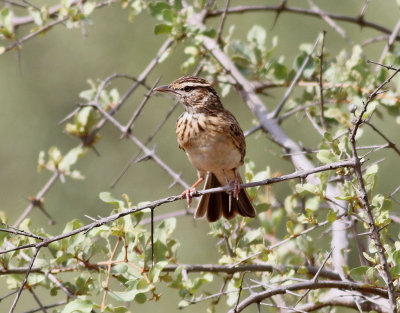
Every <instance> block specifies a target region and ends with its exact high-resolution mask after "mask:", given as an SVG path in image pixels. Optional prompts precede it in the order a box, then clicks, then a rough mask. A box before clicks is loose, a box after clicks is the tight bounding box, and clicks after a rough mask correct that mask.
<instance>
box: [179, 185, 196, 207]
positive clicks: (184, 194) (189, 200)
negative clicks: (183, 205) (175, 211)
mask: <svg viewBox="0 0 400 313" xmlns="http://www.w3.org/2000/svg"><path fill="white" fill-rule="evenodd" d="M195 192H196V188H194V187H190V188H188V189H186V190H185V191H184V192H182V193H181V199H185V198H186V201H187V203H188V208H190V205H191V204H192V193H195Z"/></svg>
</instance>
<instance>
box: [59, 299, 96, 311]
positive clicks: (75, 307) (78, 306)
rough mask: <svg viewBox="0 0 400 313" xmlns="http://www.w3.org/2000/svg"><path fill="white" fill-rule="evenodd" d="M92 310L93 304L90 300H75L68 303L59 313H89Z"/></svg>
mask: <svg viewBox="0 0 400 313" xmlns="http://www.w3.org/2000/svg"><path fill="white" fill-rule="evenodd" d="M92 310H93V304H92V302H91V301H90V300H84V299H81V298H77V299H75V300H73V301H71V302H70V303H68V304H67V305H66V306H65V307H64V309H63V310H62V312H61V313H90V312H91V311H92Z"/></svg>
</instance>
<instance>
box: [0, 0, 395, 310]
mask: <svg viewBox="0 0 400 313" xmlns="http://www.w3.org/2000/svg"><path fill="white" fill-rule="evenodd" d="M74 2H75V3H77V4H79V3H80V1H74ZM75 3H73V4H75ZM106 3H107V4H108V3H110V1H107V2H103V3H102V5H105V4H106ZM99 5H100V4H99ZM99 5H98V6H99ZM365 7H366V6H365ZM58 9H59V8H57V6H55V7H53V8H51V9H50V17H52V18H53V17H56V16H57V10H58ZM260 9H261V10H265V11H275V12H278V13H279V14H280V13H282V12H292V13H297V14H306V15H311V16H316V17H320V18H323V19H325V20H327V21H331V22H332V20H341V21H346V22H351V23H356V24H359V25H361V26H364V27H370V28H374V29H376V30H379V31H381V32H383V33H386V34H390V37H389V41H388V44H387V46H386V48H387V49H390V48H391V47H392V45H393V43H394V41H395V40H399V39H400V37H399V35H398V34H397V33H398V29H399V27H400V21H399V23H398V24H397V26H396V28H395V29H394V30H393V31H391V30H389V29H386V28H384V27H382V26H380V25H378V24H375V23H372V22H369V21H366V20H365V19H364V12H362V13H361V14H360V16H358V17H355V18H353V17H348V16H342V15H337V14H331V13H326V12H322V11H320V10H319V9H318V10H316V9H315V8H313V9H312V10H307V9H302V8H295V7H288V6H286V1H284V2H283V5H280V6H244V7H234V8H229V0H227V1H226V6H225V9H224V10H215V11H210V12H206V13H203V18H207V17H214V16H218V15H222V16H223V18H222V20H221V24H220V28H219V30H218V38H219V37H220V34H221V32H222V27H223V24H224V21H225V18H226V16H227V14H231V13H243V12H247V11H254V10H260ZM364 11H365V10H364ZM200 20H201V19H198V20H197V22H199V21H200ZM32 21H33V19H32V18H31V17H29V16H28V17H23V18H14V26H18V25H23V24H26V23H32ZM61 22H63V20H55V21H53V22H52V23H49V24H48V25H45V26H43V28H39V29H38V30H36V31H35V32H33V33H31V34H29V35H27V36H25V37H23V38H22V39H21V40H19V41H17V42H16V43H15V44H13V45H11V46H9V47H7V48H6V51H8V50H10V49H12V48H14V47H16V46H19V45H20V44H21V43H22V42H24V41H26V40H28V39H31V38H33V37H34V36H37V35H38V34H40V33H41V32H43V31H46V30H47V29H48V28H51V27H53V26H55V25H57V24H59V23H61ZM330 25H332V23H331V24H330ZM200 26H202V25H201V24H200ZM334 26H335V24H333V27H334ZM384 38H386V39H387V38H388V37H384ZM172 42H173V41H172V40H168V41H167V42H166V43H165V45H164V46H163V47H162V49H161V50H160V51H163V50H164V51H165V49H166V48H168V47H169V46H170V45H171V44H172ZM205 46H206V48H207V49H209V50H210V51H211V53H213V54H214V56H215V57H216V58H217V60H218V61H219V62H220V63H221V64H222V65H223V66H224V68H225V69H226V70H227V73H229V75H230V78H231V82H232V83H233V84H234V85H235V86H237V87H238V86H240V87H239V93H240V94H241V95H242V97H243V98H244V99H245V101H246V102H247V103H248V105H249V107H250V108H251V109H252V110H253V112H254V113H255V115H257V117H258V118H259V119H260V122H261V124H260V125H261V126H260V127H263V128H264V129H266V130H274V131H272V132H270V134H271V136H272V138H273V139H274V140H275V141H276V142H277V143H279V144H280V145H281V146H282V147H283V148H284V149H285V150H286V151H288V152H289V154H290V155H291V156H295V155H296V150H297V147H296V144H294V145H293V143H291V142H290V141H289V142H287V141H286V135H285V134H284V133H283V132H282V131H281V130H280V129H279V127H278V128H276V125H275V120H273V119H268V118H266V116H268V114H266V113H268V112H266V110H265V109H263V108H261V107H258V106H259V105H262V106H263V104H262V102H261V101H259V100H258V99H256V97H254V95H255V93H256V90H255V87H254V86H253V85H252V84H251V83H249V82H248V81H246V80H245V79H244V78H243V77H241V76H240V75H238V72H235V71H234V69H233V68H232V66H231V64H229V62H228V63H227V62H225V61H226V60H224V57H225V56H224V55H223V53H221V52H220V51H218V49H217V48H216V47H215V46H214V43H213V42H212V40H211V39H206V40H205ZM386 48H385V49H386ZM386 53H387V51H386V50H385V51H384V52H383V53H382V57H383V56H384V55H385V54H386ZM160 55H161V53H160V52H159V54H158V56H157V57H156V58H155V59H153V61H152V63H151V64H150V65H149V66H148V67H147V68H146V70H145V71H144V72H143V73H142V75H141V76H140V77H139V79H138V82H137V83H136V84H134V85H133V86H132V87H131V89H130V90H129V91H128V92H127V93H126V94H125V95H124V97H123V98H122V99H121V101H120V103H118V105H117V106H116V107H115V108H114V110H113V111H111V112H106V111H104V110H102V109H101V107H100V106H99V105H98V103H97V101H96V100H95V103H94V106H95V107H96V108H97V109H98V110H100V111H101V113H102V114H103V116H104V118H103V120H102V121H101V122H100V123H99V124H98V125H97V127H96V128H95V130H94V131H93V132H92V134H91V136H94V135H95V134H96V133H97V132H98V131H99V130H100V129H101V128H102V127H103V126H104V124H105V122H106V121H110V122H111V123H113V124H114V126H116V127H117V128H119V129H120V130H121V132H122V131H123V130H125V133H129V132H128V131H127V129H130V126H131V125H129V124H130V123H128V125H127V126H125V127H123V126H122V125H121V124H119V123H118V122H117V121H116V120H115V119H114V118H113V117H112V115H113V113H115V112H116V111H117V110H118V108H119V106H120V105H122V103H123V102H124V101H125V100H126V99H127V98H128V97H129V95H130V94H131V93H132V92H133V91H134V90H135V89H136V87H137V86H138V84H140V83H143V82H144V81H145V79H146V77H147V76H148V74H149V72H150V71H151V69H152V68H153V67H154V66H155V65H156V64H157V61H158V58H159V56H160ZM321 64H322V50H321ZM391 69H394V68H391ZM394 70H396V72H395V73H394V74H393V75H392V76H391V77H390V78H389V79H388V80H387V81H386V82H385V83H384V84H386V83H387V82H389V81H390V79H391V78H392V77H393V76H394V75H396V74H397V73H398V71H399V70H397V69H394ZM299 73H300V71H299V72H298V73H297V74H299ZM300 74H301V73H300ZM321 74H322V71H321ZM384 84H382V85H381V86H379V87H378V88H377V89H376V90H375V91H374V92H373V93H371V94H370V96H369V97H368V99H367V101H366V102H365V103H364V106H363V110H362V112H361V113H360V115H359V118H358V119H357V121H356V122H355V124H354V127H353V129H352V132H351V136H350V139H351V143H352V148H353V158H354V159H352V160H345V161H340V162H335V163H332V164H328V165H326V166H322V167H316V168H310V167H309V166H308V165H306V164H307V163H304V162H303V161H301V160H300V159H299V158H296V157H294V158H292V160H293V163H294V164H295V168H297V169H299V170H298V171H296V172H294V173H292V174H288V175H283V176H280V177H275V178H272V179H269V180H265V181H260V182H254V183H249V184H243V185H242V186H241V187H242V188H246V187H251V186H260V185H267V184H273V183H276V182H280V181H284V180H288V179H295V178H307V177H309V176H310V177H311V178H312V179H311V180H314V179H313V175H312V174H314V173H317V172H321V171H326V170H333V169H338V168H341V167H352V168H354V172H355V174H356V176H357V179H358V181H359V185H360V199H361V201H362V202H363V205H364V208H365V209H366V211H367V216H368V219H369V221H368V222H369V226H370V228H371V231H370V234H371V238H372V239H373V240H374V241H375V243H376V245H377V247H378V254H379V257H380V260H381V264H382V265H383V269H382V271H381V274H382V277H383V278H384V280H385V283H386V284H387V286H388V290H387V291H385V290H382V289H380V288H373V287H368V286H361V285H360V284H358V283H353V282H348V281H338V282H332V281H327V282H317V281H316V280H311V281H308V282H303V283H298V284H292V285H287V286H284V287H283V286H282V287H279V288H274V289H273V290H267V291H265V292H261V293H256V294H252V295H251V296H250V297H248V298H247V299H245V300H244V301H242V302H241V303H238V305H237V310H236V308H235V310H234V311H235V312H236V311H237V312H240V311H241V310H243V309H244V308H245V307H246V306H248V305H249V304H251V303H260V301H261V300H260V299H266V298H268V297H270V296H272V295H273V294H279V293H285V292H289V291H292V290H300V289H316V288H343V289H350V290H352V289H354V290H358V291H360V292H366V293H371V294H378V295H380V296H382V297H388V298H389V302H390V304H391V312H396V310H395V298H396V296H397V293H396V291H395V289H394V286H393V282H392V279H391V277H390V271H389V267H388V264H387V260H386V256H385V251H384V249H383V246H382V243H381V241H380V234H379V229H378V228H377V226H376V224H375V222H374V219H373V215H372V213H371V207H370V204H369V200H368V196H367V193H366V189H365V186H364V185H363V184H364V183H363V178H362V169H361V166H362V164H361V161H360V159H359V157H358V155H357V148H356V145H355V135H356V133H357V130H358V128H359V127H360V126H361V125H362V124H364V123H366V124H368V125H370V126H371V125H372V124H370V123H369V122H367V121H364V120H363V118H362V116H363V114H364V113H365V111H366V108H367V106H368V103H369V102H370V101H371V100H372V99H373V98H374V97H376V96H377V95H378V92H379V91H380V89H381V88H382V87H383V86H384ZM103 87H104V86H103ZM320 91H321V107H322V110H323V99H322V77H321V78H320ZM287 93H288V94H290V89H289V90H288V91H287ZM282 100H283V99H282ZM145 101H146V100H145ZM283 103H284V102H283ZM92 105H93V104H92ZM276 111H278V113H279V111H280V106H279V105H278V106H277V108H276V110H275V111H274V112H276ZM276 115H277V114H276ZM269 117H270V116H269ZM274 117H276V116H275V115H274ZM321 119H322V120H321V124H322V125H323V127H324V129H325V130H326V125H324V120H323V116H321ZM267 123H273V126H272V127H268V126H267ZM371 127H372V128H373V129H374V130H375V131H376V132H377V133H378V134H380V135H381V136H382V137H383V138H384V139H385V140H386V141H387V142H388V145H389V147H391V148H393V149H394V150H395V151H396V152H397V153H399V151H398V149H397V147H396V146H395V144H394V143H393V142H392V141H390V140H389V139H388V138H387V137H385V136H384V135H383V134H382V133H381V132H380V131H379V130H378V129H376V127H375V126H373V125H372V126H371ZM92 138H93V137H92ZM128 138H129V139H130V140H131V141H133V142H134V143H135V144H136V145H138V146H139V148H140V149H142V150H143V151H144V153H145V155H147V156H148V157H150V158H152V159H153V160H155V161H156V163H158V164H159V165H160V166H161V167H163V168H164V169H165V170H166V171H167V172H168V173H169V174H170V175H171V176H172V177H173V178H174V180H176V181H178V182H180V183H181V184H182V185H183V186H185V185H186V184H185V182H184V181H182V180H180V176H179V175H178V174H176V173H175V172H173V171H172V170H171V169H170V168H169V167H168V166H167V165H166V164H165V163H163V162H162V161H161V159H160V158H158V157H157V155H156V154H155V152H154V151H153V150H150V149H148V148H147V147H146V144H143V143H141V142H140V141H139V140H138V139H137V138H136V137H135V136H133V135H131V134H130V133H129V134H128ZM296 159H297V161H296ZM58 176H59V173H58V172H55V173H54V175H53V176H52V177H51V179H50V180H49V182H48V183H47V184H46V185H45V187H44V188H43V189H42V190H41V191H40V192H39V193H38V194H37V196H36V197H35V198H34V200H38V199H39V200H40V199H41V198H42V197H43V195H44V194H45V193H46V192H47V191H48V189H49V188H50V187H51V186H52V185H53V184H54V182H55V181H56V180H57V178H58ZM314 182H315V180H314ZM228 190H230V188H229V187H227V186H225V187H221V188H214V189H209V190H204V191H200V192H196V193H195V194H193V196H194V197H197V196H200V195H202V194H206V193H211V192H220V191H228ZM179 199H180V196H171V197H168V198H164V199H160V200H157V201H154V202H152V203H150V204H147V205H146V206H140V207H135V208H130V209H128V210H127V211H124V212H121V213H120V214H115V215H112V216H109V217H107V218H102V219H99V220H96V221H94V222H93V223H91V224H89V225H86V226H84V227H82V228H81V229H78V230H79V231H78V232H76V231H77V230H75V231H73V232H71V233H68V234H63V235H59V236H55V237H52V238H43V237H41V236H37V235H34V234H28V233H23V232H21V231H20V230H18V229H15V230H10V229H8V230H7V229H6V230H4V231H8V232H12V233H14V234H15V235H23V236H29V237H34V238H35V236H36V239H38V240H40V242H39V243H37V244H32V245H26V246H22V247H15V248H10V249H9V250H6V251H3V252H2V253H5V252H9V251H14V250H16V249H25V248H30V247H33V248H35V254H34V257H32V259H31V262H30V266H29V267H28V268H20V269H7V270H3V271H0V275H1V274H7V273H10V272H12V271H15V272H19V273H25V274H26V275H25V279H24V282H23V284H22V285H21V287H20V289H19V290H18V293H17V296H16V298H15V300H14V303H13V307H12V309H11V311H10V312H12V311H13V309H14V308H15V305H16V303H17V302H18V299H19V296H20V294H21V292H22V289H23V288H24V285H25V283H26V279H27V277H28V275H29V273H30V272H41V270H40V269H39V268H34V267H32V266H33V264H34V261H35V258H36V256H37V254H38V253H39V250H40V249H41V248H42V247H44V246H46V245H47V244H49V243H50V242H54V241H56V240H60V239H62V238H66V237H69V236H73V235H75V234H77V233H80V232H84V231H85V232H87V231H89V230H91V229H92V228H95V227H98V226H100V225H103V224H105V223H108V222H110V221H113V220H115V219H117V218H120V217H122V216H125V215H127V214H130V213H134V212H137V211H139V210H143V209H145V208H152V209H154V208H155V207H157V206H159V205H162V204H164V203H167V202H172V201H177V200H179ZM34 206H35V202H34V201H32V202H31V204H30V205H29V206H28V208H27V209H26V210H25V212H24V213H23V215H22V216H21V217H20V218H19V219H18V221H17V222H16V224H15V226H18V225H19V224H20V223H21V221H22V220H23V219H24V218H25V217H26V216H27V215H28V214H29V212H30V211H31V210H32V208H33V207H34ZM182 212H183V213H184V214H186V212H184V211H182ZM343 216H345V215H344V214H341V215H339V218H340V217H343ZM322 224H323V223H320V224H319V225H318V226H321V225H322ZM325 224H326V223H325ZM325 224H324V225H325ZM310 230H312V228H310V229H308V230H306V231H305V232H304V233H306V232H308V231H310ZM0 231H2V230H1V229H0ZM64 235H67V236H64ZM290 239H292V238H288V239H287V240H286V239H285V240H283V241H281V242H279V243H278V245H280V244H282V243H285V242H287V241H288V240H290ZM278 245H276V246H278ZM379 245H380V246H379ZM116 247H117V245H116ZM116 247H115V248H116ZM273 247H274V246H271V247H270V248H273ZM114 252H115V250H114ZM114 252H113V253H114ZM253 257H254V256H253ZM111 260H112V258H111ZM246 260H247V259H246ZM243 261H245V260H243ZM111 263H112V262H111V261H110V262H109V264H111ZM109 266H110V265H109ZM177 266H178V265H176V266H175V265H168V266H167V267H165V268H164V270H163V271H174V270H175V269H176V268H177ZM183 266H184V267H185V271H186V272H190V271H211V272H214V271H215V272H224V273H234V272H240V271H249V270H250V271H251V270H252V266H254V270H262V266H266V268H265V270H269V269H268V265H255V264H251V265H238V264H236V265H235V266H219V265H195V264H194V265H183ZM322 267H323V266H321V267H320V268H319V269H317V270H316V271H315V272H312V271H313V270H310V273H313V274H315V276H318V275H320V276H321V277H325V275H324V274H326V273H328V271H325V270H323V269H322ZM270 270H271V271H273V270H274V268H273V267H271V269H270ZM286 270H287V269H286ZM108 271H110V268H109V269H108ZM325 272H326V273H325ZM50 273H51V272H50ZM330 273H331V274H327V275H328V276H326V277H328V278H331V279H338V280H339V279H340V278H343V277H340V276H338V275H337V274H336V273H334V272H330ZM329 275H330V276H329ZM105 296H106V293H105V294H104V297H105ZM351 299H353V298H351ZM103 303H104V301H103ZM343 303H344V302H341V301H339V300H338V301H336V302H335V300H333V299H328V300H326V301H321V303H320V306H318V307H317V306H315V304H305V305H302V306H301V307H300V306H299V307H297V309H298V311H302V310H304V311H308V310H311V309H314V310H315V309H318V308H320V307H324V306H331V305H339V306H340V305H343ZM56 305H58V304H56ZM313 305H314V306H313ZM368 305H372V304H371V303H369V302H365V303H362V304H361V305H360V306H357V308H359V309H360V308H362V309H365V310H368V309H373V308H372V307H371V306H368ZM49 307H50V306H49ZM49 307H44V308H49ZM352 307H354V306H352ZM293 310H295V309H293ZM376 310H378V309H376ZM378 311H379V310H378Z"/></svg>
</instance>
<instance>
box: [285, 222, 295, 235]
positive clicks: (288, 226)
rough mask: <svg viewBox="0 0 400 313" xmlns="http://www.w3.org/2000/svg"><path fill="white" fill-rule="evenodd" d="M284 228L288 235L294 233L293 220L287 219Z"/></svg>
mask: <svg viewBox="0 0 400 313" xmlns="http://www.w3.org/2000/svg"><path fill="white" fill-rule="evenodd" d="M286 230H287V232H288V233H289V234H290V235H293V234H294V227H293V222H292V221H290V220H289V221H287V222H286Z"/></svg>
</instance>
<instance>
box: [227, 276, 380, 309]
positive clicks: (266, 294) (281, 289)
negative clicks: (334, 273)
mask: <svg viewBox="0 0 400 313" xmlns="http://www.w3.org/2000/svg"><path fill="white" fill-rule="evenodd" d="M325 288H339V289H345V290H357V291H360V292H365V293H371V294H375V295H379V296H381V297H385V298H386V297H387V296H388V293H387V291H386V290H385V289H382V288H376V287H370V286H367V285H365V284H364V283H355V282H350V281H316V282H312V281H307V282H301V283H296V284H291V285H282V286H277V287H275V288H272V289H269V290H266V291H262V292H260V293H256V294H254V295H251V296H249V297H247V298H246V299H245V300H243V301H242V302H240V303H239V305H238V306H237V308H236V310H233V309H232V310H230V311H229V313H237V312H241V311H243V310H244V309H245V308H247V307H248V306H249V305H251V304H253V303H258V302H261V301H263V300H265V299H268V298H270V297H272V296H274V295H278V294H285V293H287V292H288V291H296V290H302V289H325Z"/></svg>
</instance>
